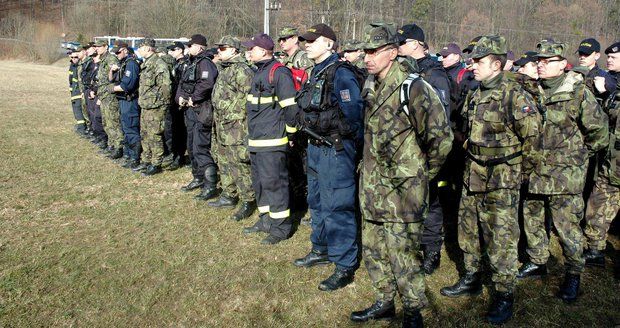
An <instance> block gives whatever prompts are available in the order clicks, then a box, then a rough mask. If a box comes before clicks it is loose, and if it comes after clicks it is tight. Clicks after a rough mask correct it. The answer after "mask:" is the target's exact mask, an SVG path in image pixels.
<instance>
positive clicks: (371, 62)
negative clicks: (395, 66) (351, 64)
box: [364, 45, 398, 77]
mask: <svg viewBox="0 0 620 328" xmlns="http://www.w3.org/2000/svg"><path fill="white" fill-rule="evenodd" d="M364 53H365V54H366V55H365V56H364V63H365V64H366V69H368V73H370V74H375V75H378V76H379V77H382V76H385V74H387V70H388V69H389V68H390V66H391V63H392V60H394V58H396V55H398V49H396V48H394V47H391V46H390V45H386V46H383V47H379V48H377V49H366V50H364Z"/></svg>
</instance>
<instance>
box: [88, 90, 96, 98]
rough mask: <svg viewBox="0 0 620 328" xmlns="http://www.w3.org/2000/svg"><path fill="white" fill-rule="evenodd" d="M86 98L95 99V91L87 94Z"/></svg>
mask: <svg viewBox="0 0 620 328" xmlns="http://www.w3.org/2000/svg"><path fill="white" fill-rule="evenodd" d="M88 98H90V99H95V91H91V92H90V93H89V94H88Z"/></svg>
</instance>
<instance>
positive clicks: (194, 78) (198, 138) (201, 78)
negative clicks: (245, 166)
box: [176, 34, 217, 200]
mask: <svg viewBox="0 0 620 328" xmlns="http://www.w3.org/2000/svg"><path fill="white" fill-rule="evenodd" d="M188 46H189V54H190V60H189V63H188V65H187V67H186V69H185V70H184V72H183V77H182V78H181V81H180V83H179V87H178V88H177V91H176V101H177V103H178V104H179V107H181V108H182V109H183V110H185V125H186V127H187V150H188V153H189V158H190V161H191V163H192V175H193V176H194V179H193V180H192V181H191V182H190V183H189V184H188V185H187V186H185V187H183V188H182V190H183V191H190V190H194V189H197V188H201V187H202V191H201V192H200V194H199V195H197V196H196V199H200V200H208V199H211V198H215V197H216V196H217V165H216V164H215V161H214V160H213V156H211V131H212V127H213V106H212V104H211V92H212V91H213V86H214V85H215V79H216V78H217V67H216V66H215V64H213V62H212V61H211V59H209V58H208V57H207V56H206V54H205V50H206V48H207V38H205V37H204V36H203V35H201V34H195V35H192V37H191V39H190V41H189V43H188Z"/></svg>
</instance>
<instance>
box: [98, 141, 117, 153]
mask: <svg viewBox="0 0 620 328" xmlns="http://www.w3.org/2000/svg"><path fill="white" fill-rule="evenodd" d="M113 151H114V147H112V146H108V144H107V143H106V147H105V148H103V149H101V150H100V151H99V154H101V155H103V156H108V155H109V154H111V153H112V152H113Z"/></svg>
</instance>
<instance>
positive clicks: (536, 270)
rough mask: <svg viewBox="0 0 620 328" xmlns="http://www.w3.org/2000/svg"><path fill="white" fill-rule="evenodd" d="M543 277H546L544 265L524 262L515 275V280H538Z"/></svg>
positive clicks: (545, 266)
mask: <svg viewBox="0 0 620 328" xmlns="http://www.w3.org/2000/svg"><path fill="white" fill-rule="evenodd" d="M545 275H547V265H546V264H536V263H532V262H526V263H524V264H523V265H522V266H521V267H520V268H519V272H518V273H517V278H519V279H525V278H534V279H540V278H542V277H543V276H545Z"/></svg>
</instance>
